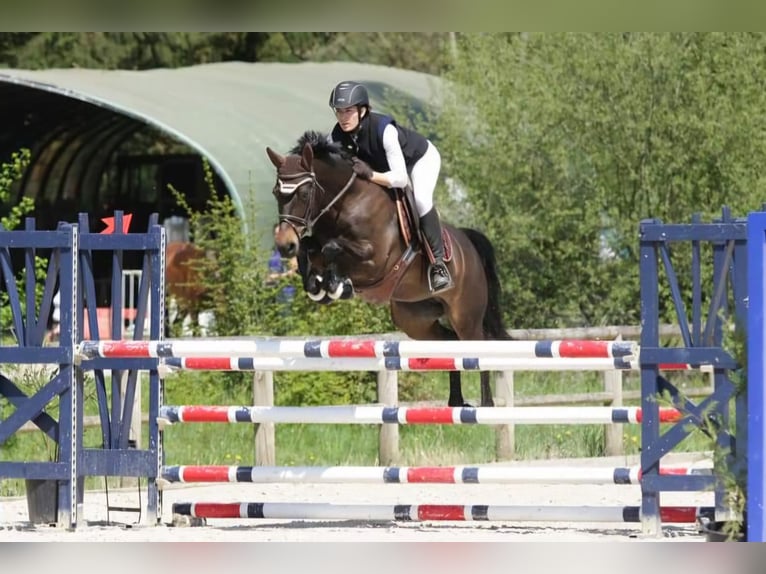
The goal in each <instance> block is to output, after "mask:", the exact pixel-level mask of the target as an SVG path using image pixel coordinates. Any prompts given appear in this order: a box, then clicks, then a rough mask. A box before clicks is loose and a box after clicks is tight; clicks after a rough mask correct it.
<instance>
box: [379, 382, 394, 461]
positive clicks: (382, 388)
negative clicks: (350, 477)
mask: <svg viewBox="0 0 766 574" xmlns="http://www.w3.org/2000/svg"><path fill="white" fill-rule="evenodd" d="M378 403H379V404H382V405H384V406H387V407H395V406H397V405H398V403H399V377H398V376H397V372H396V371H379V372H378ZM398 461H399V425H393V424H382V425H380V435H379V447H378V464H380V465H381V466H390V465H394V464H397V463H398Z"/></svg>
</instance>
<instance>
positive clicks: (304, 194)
mask: <svg viewBox="0 0 766 574" xmlns="http://www.w3.org/2000/svg"><path fill="white" fill-rule="evenodd" d="M266 153H267V155H268V156H269V159H270V160H271V163H272V164H273V165H274V167H275V168H276V169H277V182H276V185H275V187H274V196H275V198H276V200H277V206H278V211H279V221H280V223H279V229H278V230H277V232H276V235H275V243H276V246H277V248H278V249H279V251H280V253H281V254H282V256H284V257H294V256H298V260H299V263H300V271H301V274H302V276H303V282H304V288H305V290H306V291H307V292H308V295H309V296H310V297H311V298H312V299H315V300H317V299H320V298H322V297H324V298H325V299H327V295H325V293H327V294H329V297H330V299H336V298H345V297H346V296H347V294H348V291H350V289H346V291H344V283H345V286H348V284H349V283H350V286H351V287H352V289H353V292H352V293H351V295H352V296H353V295H357V296H359V297H361V298H362V299H363V300H365V301H367V302H369V303H373V304H388V305H389V306H390V312H391V318H392V320H393V322H394V324H395V325H396V326H397V327H398V328H399V329H400V330H401V331H402V332H404V333H405V334H406V335H407V336H409V337H410V338H411V339H416V340H456V339H458V340H492V339H494V340H499V339H509V337H508V334H507V331H506V329H505V327H504V325H503V320H502V317H501V313H500V308H499V302H500V294H501V289H500V282H499V280H498V276H497V269H496V266H495V254H494V248H493V246H492V244H491V242H490V241H489V239H488V238H487V237H486V236H485V235H484V234H483V233H481V232H480V231H477V230H475V229H469V228H456V227H454V226H452V225H450V224H447V223H445V224H444V225H443V228H444V231H445V239H446V242H445V247H449V251H451V254H450V256H449V257H448V259H449V262H448V263H447V265H448V266H449V271H450V273H451V274H452V278H453V281H454V287H452V288H451V289H449V290H447V291H442V292H440V293H438V294H436V295H433V294H432V293H431V292H430V291H429V289H428V278H427V275H426V274H427V263H428V259H427V255H426V254H425V251H424V249H425V247H422V245H423V242H418V241H417V239H415V240H414V242H413V241H407V240H405V238H404V236H403V233H402V230H400V220H399V215H398V209H399V208H398V207H397V202H396V201H394V195H393V192H392V190H390V189H387V188H384V187H382V186H380V185H377V184H375V183H372V182H370V181H368V180H364V179H361V178H357V177H356V175H355V174H354V172H353V170H352V163H351V158H350V157H348V155H346V154H345V152H344V151H342V150H341V148H340V147H339V146H336V145H335V144H333V143H331V142H330V141H329V139H328V138H327V136H326V135H325V134H322V133H319V132H315V131H307V132H305V133H304V134H303V135H302V136H301V137H300V138H299V140H298V142H297V144H296V146H295V147H294V148H293V149H292V150H291V151H290V152H289V154H288V155H286V156H283V155H281V154H279V153H278V152H276V151H274V150H273V149H271V148H269V147H267V148H266ZM411 219H414V220H415V221H417V216H415V217H414V218H411ZM405 229H406V228H405ZM412 237H413V238H416V237H417V234H415V233H413V234H412ZM449 380H450V391H449V399H448V404H449V406H453V407H459V406H467V405H466V403H465V401H464V399H463V393H462V388H461V373H460V371H450V373H449ZM480 380H481V404H482V406H492V405H493V400H492V391H491V387H490V381H489V373H488V372H486V371H482V372H481V374H480Z"/></svg>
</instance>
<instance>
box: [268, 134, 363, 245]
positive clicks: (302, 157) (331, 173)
mask: <svg viewBox="0 0 766 574" xmlns="http://www.w3.org/2000/svg"><path fill="white" fill-rule="evenodd" d="M266 153H267V155H268V156H269V159H270V160H271V163H272V164H274V167H276V168H277V182H276V184H275V186H274V191H273V193H274V197H275V198H276V200H277V208H278V210H279V229H278V230H277V232H276V234H275V238H274V240H275V243H276V247H277V249H279V252H280V253H281V254H282V256H283V257H293V256H295V255H297V254H298V247H299V244H300V240H301V239H303V238H304V237H307V236H310V235H311V234H312V233H313V231H314V225H315V224H316V223H317V221H319V219H320V218H321V217H323V216H324V215H325V213H327V212H328V211H330V209H331V208H332V206H333V204H334V203H335V201H336V200H337V198H339V197H340V196H341V195H342V194H343V193H345V191H346V190H347V189H348V188H349V187H350V186H351V183H353V180H354V177H353V172H352V171H351V167H350V162H349V161H348V160H347V159H345V158H343V157H342V156H341V152H340V148H339V147H338V146H336V145H334V144H332V143H330V142H329V140H328V139H327V136H325V135H323V134H320V133H318V132H312V131H310V132H306V133H305V134H303V136H302V137H301V138H300V140H299V141H298V145H296V146H295V148H293V149H292V150H291V152H290V153H289V154H288V155H285V156H283V155H281V154H279V153H277V152H276V151H274V150H273V149H271V148H270V147H267V148H266ZM337 168H339V169H337ZM344 184H345V185H344Z"/></svg>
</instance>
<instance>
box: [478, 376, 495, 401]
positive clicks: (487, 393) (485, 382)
mask: <svg viewBox="0 0 766 574" xmlns="http://www.w3.org/2000/svg"><path fill="white" fill-rule="evenodd" d="M479 380H480V387H481V406H483V407H494V406H495V401H494V399H493V398H492V385H490V383H489V371H480V372H479Z"/></svg>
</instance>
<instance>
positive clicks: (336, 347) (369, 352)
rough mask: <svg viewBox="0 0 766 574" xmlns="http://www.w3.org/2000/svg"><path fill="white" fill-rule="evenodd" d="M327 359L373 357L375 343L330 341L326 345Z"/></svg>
mask: <svg viewBox="0 0 766 574" xmlns="http://www.w3.org/2000/svg"><path fill="white" fill-rule="evenodd" d="M327 356H328V357H338V358H344V357H349V358H350V357H364V358H374V357H375V341H330V343H329V344H328V345H327Z"/></svg>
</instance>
